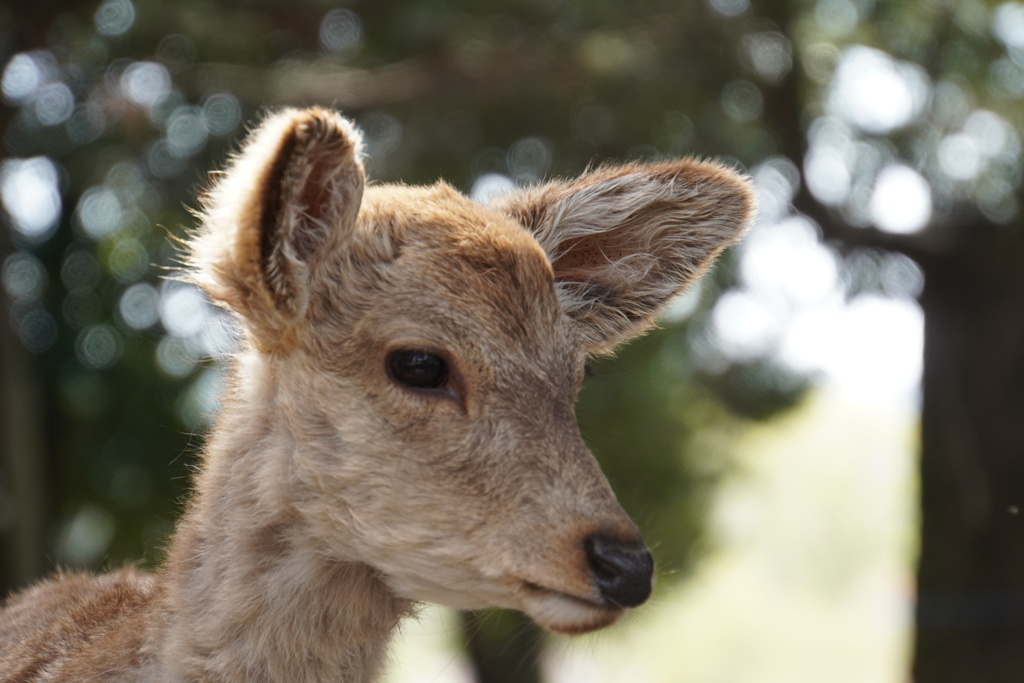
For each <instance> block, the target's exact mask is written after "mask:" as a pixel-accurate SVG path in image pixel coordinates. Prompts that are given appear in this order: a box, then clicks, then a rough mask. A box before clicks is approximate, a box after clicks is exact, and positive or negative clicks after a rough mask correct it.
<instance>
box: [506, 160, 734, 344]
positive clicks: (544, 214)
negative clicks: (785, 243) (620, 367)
mask: <svg viewBox="0 0 1024 683" xmlns="http://www.w3.org/2000/svg"><path fill="white" fill-rule="evenodd" d="M496 204H497V205H498V208H500V209H502V210H504V211H505V212H506V213H508V214H509V215H510V216H512V217H513V218H515V219H516V220H517V221H519V222H520V224H522V225H523V226H524V227H525V228H526V229H528V230H530V231H531V232H532V233H533V234H534V236H535V237H536V238H537V241H538V242H540V245H541V247H542V248H543V249H544V251H545V253H546V254H547V256H548V259H549V260H550V261H551V265H552V267H553V269H554V272H555V281H556V286H557V288H558V294H559V297H560V298H561V301H562V305H563V307H564V308H565V311H566V313H568V315H569V316H571V317H572V318H573V319H574V320H576V322H577V323H578V324H579V326H580V331H581V334H582V337H583V339H584V342H585V343H586V345H587V347H588V350H589V351H590V352H591V353H606V352H609V351H611V350H612V348H614V347H615V346H616V345H617V344H619V343H621V342H623V341H625V340H627V339H629V338H631V337H634V336H636V335H639V334H640V333H642V332H643V331H644V330H646V329H647V328H648V327H650V326H651V325H652V324H653V319H654V316H655V315H657V313H658V312H659V310H661V308H662V307H663V306H664V305H665V304H666V303H667V302H668V301H669V300H670V299H671V298H672V297H673V296H675V295H676V294H678V293H679V292H680V291H682V290H683V289H684V288H685V287H686V286H687V285H688V284H690V283H691V282H693V281H694V280H696V279H697V278H699V277H700V276H701V274H702V273H703V272H704V271H705V270H706V269H707V268H708V266H710V264H711V263H712V262H713V261H714V258H715V256H717V255H718V253H719V252H720V251H722V250H723V249H724V248H726V247H728V246H729V245H731V244H734V243H735V242H736V241H738V240H739V238H740V237H741V236H742V235H743V233H744V231H745V230H746V228H747V225H748V224H749V223H750V221H751V219H752V218H753V214H754V200H753V191H752V189H751V186H750V183H749V181H748V180H747V179H746V178H745V177H744V176H741V175H739V174H737V173H736V172H734V171H732V170H730V169H728V168H726V167H724V166H722V165H720V164H716V163H713V162H703V161H696V160H680V161H672V162H664V163H656V164H630V165H625V166H612V167H602V168H598V169H596V170H594V171H591V172H589V173H587V174H585V175H583V176H580V177H579V178H576V179H574V180H569V181H553V182H549V183H546V184H543V185H539V186H536V187H533V188H527V189H524V190H521V191H519V192H516V193H514V194H511V195H508V196H506V197H503V198H501V199H499V200H498V201H497V202H496Z"/></svg>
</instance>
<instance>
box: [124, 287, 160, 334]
mask: <svg viewBox="0 0 1024 683" xmlns="http://www.w3.org/2000/svg"><path fill="white" fill-rule="evenodd" d="M117 311H118V313H120V314H121V319H122V320H124V321H125V323H127V324H128V326H129V327H131V328H133V329H136V330H145V329H147V328H150V327H152V326H153V325H155V324H156V323H157V321H159V320H160V293H159V292H158V291H157V289H156V287H154V286H153V285H151V284H149V283H148V282H137V283H135V284H134V285H132V286H131V287H128V289H126V290H124V294H122V295H121V298H120V300H119V301H118V303H117Z"/></svg>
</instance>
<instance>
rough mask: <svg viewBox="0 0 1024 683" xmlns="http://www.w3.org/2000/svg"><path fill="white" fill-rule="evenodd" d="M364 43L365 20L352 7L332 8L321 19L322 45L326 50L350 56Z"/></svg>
mask: <svg viewBox="0 0 1024 683" xmlns="http://www.w3.org/2000/svg"><path fill="white" fill-rule="evenodd" d="M362 44H363V22H362V21H360V19H359V15H357V14H356V13H355V12H353V11H352V10H350V9H332V10H331V11H330V12H328V13H327V14H325V15H324V18H323V19H321V20H320V47H321V48H322V49H323V50H324V52H327V53H330V54H334V55H340V56H346V57H347V56H349V55H352V54H354V53H356V52H358V51H359V48H360V47H362Z"/></svg>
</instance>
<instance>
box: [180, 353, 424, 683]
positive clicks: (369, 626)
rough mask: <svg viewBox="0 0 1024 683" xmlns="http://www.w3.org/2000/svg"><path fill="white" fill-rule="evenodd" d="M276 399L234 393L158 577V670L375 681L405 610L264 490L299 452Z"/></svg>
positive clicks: (257, 389)
mask: <svg viewBox="0 0 1024 683" xmlns="http://www.w3.org/2000/svg"><path fill="white" fill-rule="evenodd" d="M251 378H252V375H251V373H250V380H251ZM271 384H272V382H271ZM247 389H248V390H249V391H248V392H247ZM246 393H251V394H254V395H248V396H247V395H245V394H246ZM273 396H274V391H273V387H272V386H267V385H266V383H264V384H263V385H260V383H259V382H257V383H256V384H255V385H253V384H252V383H250V385H249V386H248V387H246V386H242V385H238V386H236V391H235V392H234V396H233V397H231V398H229V399H228V400H227V402H226V404H225V407H224V410H223V412H222V416H221V419H220V422H219V424H218V425H217V428H216V429H215V430H214V432H213V434H212V435H211V438H210V441H209V443H208V446H207V448H206V450H205V456H204V464H203V467H202V470H201V474H200V475H199V477H198V479H197V482H196V493H195V496H194V498H193V500H192V501H191V503H190V505H189V507H188V511H187V512H186V514H185V516H184V517H183V519H182V521H181V523H180V524H179V527H178V530H177V531H176V533H175V535H174V538H173V540H172V542H171V547H170V550H169V554H168V562H167V566H166V568H165V570H164V573H165V577H166V578H165V581H164V585H165V600H166V607H167V609H166V610H165V612H166V614H167V620H166V623H165V625H164V630H166V637H165V640H164V645H163V647H162V652H163V659H164V664H165V666H166V667H167V668H169V669H171V670H174V671H176V672H180V673H179V676H180V678H181V679H185V680H202V681H207V680H208V681H255V682H262V681H267V682H269V681H285V680H287V681H295V682H296V683H314V682H319V681H328V680H330V681H345V682H346V683H348V682H351V683H369V682H371V681H375V680H377V677H378V674H379V672H380V671H381V669H382V664H383V663H384V660H385V658H386V654H387V647H388V642H389V640H390V638H391V635H392V633H393V632H394V630H395V628H396V627H397V625H398V622H399V621H400V619H401V618H402V617H403V616H404V615H406V614H408V613H409V612H410V611H411V605H410V603H409V601H407V600H404V599H401V598H399V597H397V596H396V595H395V594H394V593H393V592H392V591H391V590H390V589H389V588H388V587H387V586H386V585H385V583H384V582H383V581H382V580H381V578H380V576H379V575H378V573H377V572H376V571H375V570H374V569H373V568H371V567H370V566H368V565H366V564H363V563H360V562H344V561H339V560H337V559H333V558H332V557H329V556H328V555H327V553H325V552H324V549H323V548H322V547H320V546H319V545H318V544H317V542H316V541H315V539H313V538H312V536H311V534H310V533H309V531H308V530H307V529H306V528H304V525H303V522H302V521H301V519H299V518H298V517H297V515H295V513H294V512H293V511H292V510H293V507H292V506H290V505H288V504H287V503H285V502H282V501H277V502H275V501H274V496H273V495H271V494H270V493H268V492H267V489H268V488H273V487H274V486H275V485H276V484H278V483H280V482H281V481H285V478H286V477H287V476H288V475H287V472H286V471H285V469H286V465H283V464H282V463H287V462H288V457H287V454H286V453H285V452H282V451H283V449H288V448H295V447H297V446H296V442H295V440H294V438H293V436H292V435H291V434H290V433H289V429H288V425H287V423H286V421H285V420H283V419H282V418H281V417H280V416H281V411H280V410H276V409H275V405H274V401H273ZM275 451H276V452H275ZM335 557H336V556H335ZM171 680H177V678H174V677H172V679H171Z"/></svg>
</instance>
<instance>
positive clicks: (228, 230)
mask: <svg viewBox="0 0 1024 683" xmlns="http://www.w3.org/2000/svg"><path fill="white" fill-rule="evenodd" d="M360 156H361V141H360V136H359V132H358V131H357V130H356V129H355V127H354V126H353V125H352V124H351V123H350V122H349V121H347V120H346V119H344V118H342V117H341V116H340V115H339V114H337V113H335V112H333V111H329V110H327V109H321V108H312V109H304V110H296V109H289V110H285V111H282V112H280V113H277V114H275V115H273V116H271V117H269V118H268V119H267V120H265V121H264V122H263V123H262V124H261V125H260V126H259V127H258V128H257V129H256V130H255V131H254V132H253V133H252V134H251V135H250V136H249V138H248V140H247V141H246V143H245V144H244V146H243V147H242V151H241V152H240V153H239V154H238V155H237V156H236V157H235V158H234V159H233V160H232V162H231V163H230V164H229V166H228V168H227V169H226V170H225V171H223V172H222V173H221V174H220V175H219V176H218V177H215V179H214V183H213V186H212V187H211V189H210V190H209V191H208V192H207V193H206V195H205V196H204V198H203V209H202V212H201V219H202V226H201V228H200V229H199V231H198V233H197V234H196V235H195V236H194V237H193V238H192V239H191V240H190V241H189V245H188V250H189V254H188V257H187V258H188V263H189V266H190V271H191V277H192V279H193V280H194V281H195V282H196V283H197V284H199V285H200V286H201V287H203V288H204V289H205V290H206V291H207V292H208V293H209V295H210V296H211V297H212V298H213V299H215V300H216V301H219V302H220V303H222V304H224V305H226V306H227V307H228V308H230V309H232V310H233V311H235V312H236V313H238V314H239V315H241V316H243V317H244V318H245V319H246V320H247V321H248V322H249V324H250V325H255V326H256V327H258V328H269V329H268V331H276V332H280V331H282V328H286V327H288V326H289V323H292V322H294V321H296V320H297V319H298V318H301V317H302V315H303V314H304V313H305V311H306V305H307V301H308V298H309V285H310V278H311V276H312V275H313V273H314V272H315V270H316V267H317V265H318V264H319V263H320V262H321V261H322V260H323V257H324V256H325V255H326V254H328V253H330V251H331V250H332V249H333V248H334V247H335V246H336V245H337V244H338V243H339V242H341V241H343V240H345V238H346V237H347V236H348V235H349V234H350V233H351V231H352V229H353V227H354V225H355V220H356V215H357V214H358V212H359V203H360V201H361V200H362V195H363V188H364V186H365V183H366V178H365V173H364V171H363V164H362V161H361V159H360Z"/></svg>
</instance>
